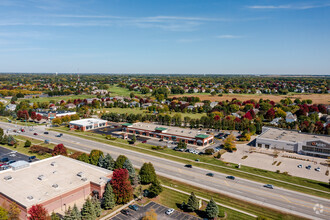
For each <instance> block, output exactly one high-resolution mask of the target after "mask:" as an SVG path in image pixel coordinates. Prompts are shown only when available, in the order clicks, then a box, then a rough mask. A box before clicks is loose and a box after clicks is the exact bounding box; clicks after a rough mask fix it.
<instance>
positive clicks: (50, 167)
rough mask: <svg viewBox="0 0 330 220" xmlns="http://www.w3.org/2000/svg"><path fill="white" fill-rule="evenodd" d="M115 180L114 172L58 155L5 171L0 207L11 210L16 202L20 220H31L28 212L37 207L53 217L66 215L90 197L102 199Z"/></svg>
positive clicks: (1, 176)
mask: <svg viewBox="0 0 330 220" xmlns="http://www.w3.org/2000/svg"><path fill="white" fill-rule="evenodd" d="M18 162H21V161H18ZM111 178H112V171H109V170H106V169H103V168H99V167H96V166H93V165H90V164H87V163H84V162H82V161H78V160H74V159H71V158H68V157H64V156H55V157H51V158H47V159H44V160H40V161H36V162H33V163H30V164H27V166H20V168H19V169H14V167H13V169H8V170H4V171H1V172H0V204H1V206H4V207H5V208H8V207H9V205H10V203H12V202H15V203H16V204H17V205H18V208H19V209H20V211H21V212H20V219H28V214H27V213H28V210H29V209H30V208H31V207H32V206H33V205H36V204H41V205H43V206H44V207H45V208H46V210H47V211H48V212H49V214H50V213H51V212H55V213H60V214H64V213H65V211H66V210H67V209H68V208H69V206H70V207H71V208H72V207H73V205H74V204H77V206H78V207H79V205H80V206H81V204H82V203H83V202H84V200H85V199H87V198H88V197H89V196H90V195H98V196H102V195H103V192H104V188H105V185H106V183H107V182H108V181H110V179H111Z"/></svg>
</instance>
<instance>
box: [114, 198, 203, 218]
mask: <svg viewBox="0 0 330 220" xmlns="http://www.w3.org/2000/svg"><path fill="white" fill-rule="evenodd" d="M150 209H154V210H155V212H156V214H157V219H158V220H162V219H164V220H165V219H176V220H198V219H200V218H198V217H196V216H192V215H189V214H186V213H183V212H179V211H174V212H173V213H172V214H171V215H166V214H165V212H166V210H167V209H169V208H168V207H165V206H163V205H160V204H158V203H155V202H150V203H148V204H147V205H145V206H139V210H138V211H133V210H131V209H130V215H129V216H127V215H124V214H122V213H120V214H117V215H116V216H114V217H112V218H111V219H113V220H129V219H141V218H142V217H143V216H145V213H146V212H147V211H148V210H150Z"/></svg>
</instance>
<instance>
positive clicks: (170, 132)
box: [123, 122, 214, 146]
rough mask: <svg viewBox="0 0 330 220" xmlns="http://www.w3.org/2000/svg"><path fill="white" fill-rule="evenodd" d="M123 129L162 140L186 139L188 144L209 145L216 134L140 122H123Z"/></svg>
mask: <svg viewBox="0 0 330 220" xmlns="http://www.w3.org/2000/svg"><path fill="white" fill-rule="evenodd" d="M123 131H125V132H128V133H131V134H136V135H142V136H147V137H154V138H159V139H162V140H171V141H184V142H185V143H187V144H194V145H197V146H207V145H209V144H211V143H213V139H214V136H213V135H210V134H204V133H201V132H200V131H197V130H192V129H186V128H179V127H171V126H164V125H156V124H152V123H143V122H138V123H134V124H130V123H125V124H123Z"/></svg>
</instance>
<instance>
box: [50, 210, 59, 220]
mask: <svg viewBox="0 0 330 220" xmlns="http://www.w3.org/2000/svg"><path fill="white" fill-rule="evenodd" d="M50 219H51V220H60V217H59V216H58V215H56V213H55V212H52V214H51V215H50Z"/></svg>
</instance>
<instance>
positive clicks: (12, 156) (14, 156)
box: [0, 146, 29, 161]
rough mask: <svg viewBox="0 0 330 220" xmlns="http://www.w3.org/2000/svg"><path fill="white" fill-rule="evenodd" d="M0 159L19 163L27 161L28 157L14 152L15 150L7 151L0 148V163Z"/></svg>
mask: <svg viewBox="0 0 330 220" xmlns="http://www.w3.org/2000/svg"><path fill="white" fill-rule="evenodd" d="M2 158H8V159H9V160H15V161H19V160H25V161H29V156H27V155H25V154H21V153H18V152H16V151H15V149H14V150H9V149H7V148H4V147H1V146H0V161H1V159H2Z"/></svg>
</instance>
